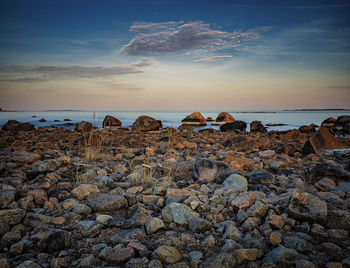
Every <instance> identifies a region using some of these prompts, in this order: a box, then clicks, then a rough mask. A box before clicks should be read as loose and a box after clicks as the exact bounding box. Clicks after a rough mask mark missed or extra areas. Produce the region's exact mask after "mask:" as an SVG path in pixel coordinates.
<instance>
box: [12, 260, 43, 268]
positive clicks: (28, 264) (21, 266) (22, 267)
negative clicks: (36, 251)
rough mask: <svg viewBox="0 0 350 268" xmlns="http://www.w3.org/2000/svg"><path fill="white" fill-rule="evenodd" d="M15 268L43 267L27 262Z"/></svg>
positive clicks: (30, 261)
mask: <svg viewBox="0 0 350 268" xmlns="http://www.w3.org/2000/svg"><path fill="white" fill-rule="evenodd" d="M15 268H41V266H40V265H39V264H37V263H36V262H34V261H32V260H26V261H24V262H22V263H21V264H20V265H17V266H16V267H15Z"/></svg>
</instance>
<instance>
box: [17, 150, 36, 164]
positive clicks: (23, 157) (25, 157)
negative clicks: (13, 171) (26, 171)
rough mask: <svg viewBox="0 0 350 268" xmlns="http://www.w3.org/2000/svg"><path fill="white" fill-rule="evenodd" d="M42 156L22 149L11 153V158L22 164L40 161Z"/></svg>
mask: <svg viewBox="0 0 350 268" xmlns="http://www.w3.org/2000/svg"><path fill="white" fill-rule="evenodd" d="M40 158H41V157H40V155H38V154H33V153H28V152H22V151H15V152H13V153H12V154H11V160H12V161H14V162H16V163H21V164H32V163H35V162H37V161H39V160H40Z"/></svg>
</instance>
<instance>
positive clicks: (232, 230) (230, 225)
mask: <svg viewBox="0 0 350 268" xmlns="http://www.w3.org/2000/svg"><path fill="white" fill-rule="evenodd" d="M241 237H242V233H241V232H240V230H239V229H238V228H237V227H236V226H235V224H234V222H232V221H229V222H227V223H226V228H225V233H224V234H223V236H222V238H223V239H237V238H241Z"/></svg>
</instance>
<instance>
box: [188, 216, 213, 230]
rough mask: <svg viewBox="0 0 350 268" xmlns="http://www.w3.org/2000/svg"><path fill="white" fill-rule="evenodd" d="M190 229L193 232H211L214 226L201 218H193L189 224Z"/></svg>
mask: <svg viewBox="0 0 350 268" xmlns="http://www.w3.org/2000/svg"><path fill="white" fill-rule="evenodd" d="M188 227H189V228H190V230H191V231H192V232H195V233H200V232H206V231H209V230H210V229H211V228H212V225H211V223H210V222H209V221H207V220H205V219H202V218H199V217H193V218H191V219H190V221H189V222H188Z"/></svg>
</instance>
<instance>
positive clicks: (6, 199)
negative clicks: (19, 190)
mask: <svg viewBox="0 0 350 268" xmlns="http://www.w3.org/2000/svg"><path fill="white" fill-rule="evenodd" d="M15 193H16V191H0V208H5V207H6V206H7V205H9V204H10V203H12V202H13V201H15Z"/></svg>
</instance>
